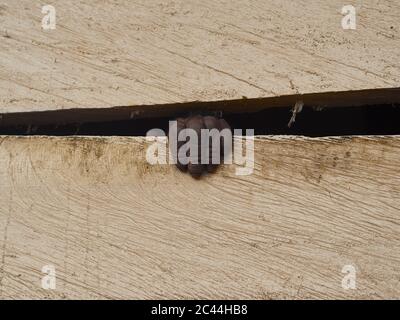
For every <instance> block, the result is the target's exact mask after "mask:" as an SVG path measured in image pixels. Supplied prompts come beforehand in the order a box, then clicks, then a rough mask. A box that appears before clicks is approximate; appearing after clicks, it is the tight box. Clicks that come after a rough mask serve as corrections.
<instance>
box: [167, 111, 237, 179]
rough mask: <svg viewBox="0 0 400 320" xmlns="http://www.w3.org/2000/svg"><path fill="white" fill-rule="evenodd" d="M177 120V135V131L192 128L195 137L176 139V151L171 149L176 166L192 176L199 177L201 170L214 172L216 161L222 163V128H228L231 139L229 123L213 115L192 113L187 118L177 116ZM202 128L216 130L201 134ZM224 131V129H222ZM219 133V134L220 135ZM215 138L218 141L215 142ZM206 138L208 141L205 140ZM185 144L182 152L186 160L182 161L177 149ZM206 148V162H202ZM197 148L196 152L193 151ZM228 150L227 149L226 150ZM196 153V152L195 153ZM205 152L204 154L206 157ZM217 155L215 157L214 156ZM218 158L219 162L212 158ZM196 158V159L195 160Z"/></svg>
mask: <svg viewBox="0 0 400 320" xmlns="http://www.w3.org/2000/svg"><path fill="white" fill-rule="evenodd" d="M176 121H177V137H178V136H179V133H180V132H182V131H183V130H185V129H192V130H193V132H195V133H196V135H197V139H196V140H193V141H192V139H190V138H189V137H186V140H183V141H179V140H177V150H176V153H175V151H173V153H175V154H173V156H174V158H175V159H176V161H177V167H178V168H179V169H180V170H181V171H184V172H186V171H189V173H190V174H191V176H192V177H194V178H199V177H200V176H201V175H202V174H203V172H214V171H215V170H216V168H217V166H218V163H222V162H223V159H224V142H225V141H224V136H223V135H222V134H221V131H222V130H224V129H227V130H229V135H228V136H229V139H230V140H232V133H231V128H230V126H229V124H228V123H227V122H226V121H225V120H224V119H219V118H216V117H213V116H201V115H194V116H190V117H187V118H178V119H176ZM202 129H208V130H212V129H216V130H218V131H215V130H213V131H208V132H209V135H206V136H203V138H202V134H201V130H202ZM224 131H225V133H226V130H224ZM213 132H214V133H217V135H216V138H215V139H212V134H213ZM220 134H221V135H220ZM217 139H218V141H219V143H216V142H217ZM207 140H208V141H207ZM231 142H232V141H229V143H230V144H229V146H231ZM184 145H187V146H186V147H188V148H187V151H186V153H185V154H184V155H185V156H186V157H187V158H188V161H186V162H185V161H183V160H182V158H181V157H180V156H179V150H181V147H182V146H184ZM207 149H208V161H206V162H208V163H204V161H202V154H204V153H205V152H207ZM195 150H197V152H195ZM228 152H229V151H228ZM196 153H197V154H196ZM206 156H207V154H204V157H205V158H206ZM216 156H217V157H216ZM213 157H214V158H217V159H218V160H220V159H221V162H219V161H217V163H215V161H213V159H214V158H213ZM196 160H197V161H196Z"/></svg>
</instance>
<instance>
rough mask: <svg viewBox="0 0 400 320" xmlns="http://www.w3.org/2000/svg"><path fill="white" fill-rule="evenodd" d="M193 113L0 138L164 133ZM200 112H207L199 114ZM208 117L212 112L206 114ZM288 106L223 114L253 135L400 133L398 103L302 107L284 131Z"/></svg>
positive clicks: (14, 130) (28, 129)
mask: <svg viewBox="0 0 400 320" xmlns="http://www.w3.org/2000/svg"><path fill="white" fill-rule="evenodd" d="M190 113H196V111H195V110H194V111H193V110H192V111H190V112H185V113H175V114H173V115H170V116H168V117H153V118H138V119H131V120H113V121H100V122H83V123H79V124H78V123H69V124H28V123H26V124H25V123H24V124H18V125H6V126H4V125H1V124H0V134H1V135H49V136H72V135H85V136H145V135H146V133H147V131H148V130H150V129H154V128H160V129H163V130H164V131H165V132H168V121H169V120H172V119H174V118H175V117H177V116H182V115H183V116H185V115H188V114H190ZM201 113H208V112H204V111H202V112H201ZM209 113H210V114H212V113H213V112H212V111H209ZM291 115H292V107H280V108H268V109H264V110H261V111H257V112H252V113H230V114H228V113H226V114H223V117H224V118H225V119H226V120H227V121H228V122H229V124H230V125H231V126H232V128H233V129H254V132H255V135H304V136H310V137H323V136H345V135H397V134H400V104H386V105H373V106H356V107H351V106H349V107H338V108H334V107H328V108H320V107H319V108H315V107H309V106H305V107H304V108H303V110H302V111H301V112H300V113H299V114H297V116H296V122H295V123H294V124H293V125H292V127H291V128H288V122H289V120H290V118H291Z"/></svg>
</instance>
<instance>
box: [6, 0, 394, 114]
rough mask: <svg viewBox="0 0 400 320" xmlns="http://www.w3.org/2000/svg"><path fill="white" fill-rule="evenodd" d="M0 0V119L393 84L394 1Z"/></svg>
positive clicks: (392, 85)
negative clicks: (45, 24) (345, 25)
mask: <svg viewBox="0 0 400 320" xmlns="http://www.w3.org/2000/svg"><path fill="white" fill-rule="evenodd" d="M51 4H52V5H53V6H54V7H55V8H56V13H57V16H56V17H57V25H56V28H57V29H56V30H51V31H44V30H42V28H41V21H42V18H43V16H44V15H43V14H42V13H41V8H42V7H41V6H42V5H43V3H42V1H38V0H19V1H12V0H3V1H1V3H0V20H1V34H0V36H1V41H0V113H8V112H23V111H44V110H54V109H64V108H96V107H103V108H104V107H113V106H141V105H153V104H164V103H182V102H192V101H214V100H230V99H242V97H244V96H245V97H247V98H262V97H276V96H282V95H289V94H307V93H315V92H317V93H319V92H335V91H346V90H361V89H375V88H392V87H398V84H399V81H400V65H399V62H398V56H399V46H400V40H399V30H400V25H399V19H398V18H399V16H400V5H399V2H398V1H396V0H386V1H377V0H368V1H361V0H358V1H352V4H353V5H354V6H355V7H356V9H357V30H343V29H342V27H341V20H342V17H343V16H342V14H341V9H342V7H343V6H344V5H347V4H348V2H346V1H342V0H332V1H323V0H312V1H310V0H296V1H281V0H271V1H262V0H255V1H242V0H241V1H239V0H234V1H231V0H229V1H213V0H205V1H201V2H199V1H191V0H190V1H188V0H182V1H170V0H169V1H165V0H162V1H160V0H139V1H130V0H116V1H104V0H93V1H90V3H87V2H85V1H72V0H54V1H51Z"/></svg>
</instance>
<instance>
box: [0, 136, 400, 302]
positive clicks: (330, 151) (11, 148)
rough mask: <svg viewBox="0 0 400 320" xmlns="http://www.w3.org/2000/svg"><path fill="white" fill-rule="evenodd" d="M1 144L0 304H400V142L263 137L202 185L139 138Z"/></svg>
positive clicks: (28, 139) (19, 140)
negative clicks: (347, 284) (347, 270)
mask: <svg viewBox="0 0 400 320" xmlns="http://www.w3.org/2000/svg"><path fill="white" fill-rule="evenodd" d="M0 139H1V140H0V143H1V146H0V164H1V165H0V201H1V203H2V206H1V207H0V254H1V255H0V257H1V260H0V263H1V264H0V297H1V298H43V297H47V298H215V299H218V298H255V299H267V298H296V299H297V298H362V299H364V298H374V299H375V298H399V297H400V222H399V212H400V201H399V199H400V197H399V194H400V174H399V173H400V172H399V167H400V160H399V156H398V155H399V152H400V137H398V136H390V137H389V136H380V137H379V136H376V137H341V138H340V137H338V138H305V137H287V136H286V137H282V136H281V137H256V139H255V171H254V173H253V174H252V175H249V176H236V175H235V169H236V168H237V167H236V165H226V166H224V167H222V168H221V169H220V170H219V171H218V172H217V173H216V174H215V175H212V176H207V177H205V178H204V179H202V180H200V181H197V180H194V179H192V178H191V177H189V176H188V175H185V174H182V173H181V172H179V171H177V169H176V168H175V167H174V166H170V165H154V166H151V165H149V164H148V163H147V162H146V160H145V152H146V150H147V147H148V145H149V142H146V141H145V139H144V138H139V137H135V138H121V137H113V138H96V137H92V138H87V137H86V138H85V137H73V138H72V137H71V138H55V137H11V136H7V137H4V136H3V137H1V138H0ZM44 265H54V266H55V268H56V275H57V282H56V290H47V291H46V290H44V289H42V288H41V278H42V276H44V274H42V273H41V269H42V267H43V266H44ZM345 265H353V266H354V267H355V269H356V271H357V273H356V276H357V277H356V289H355V290H344V289H343V288H342V286H341V282H342V279H343V277H344V276H345V275H344V274H342V273H341V270H342V268H343V266H345Z"/></svg>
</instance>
